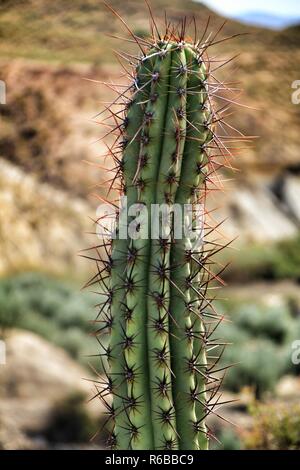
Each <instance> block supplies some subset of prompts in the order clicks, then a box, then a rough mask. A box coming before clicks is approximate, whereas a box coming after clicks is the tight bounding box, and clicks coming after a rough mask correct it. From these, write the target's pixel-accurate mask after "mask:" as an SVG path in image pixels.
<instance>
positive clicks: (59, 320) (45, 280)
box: [0, 273, 100, 368]
mask: <svg viewBox="0 0 300 470" xmlns="http://www.w3.org/2000/svg"><path fill="white" fill-rule="evenodd" d="M97 301H98V302H99V299H98V298H97V297H96V295H94V294H89V293H87V292H80V290H79V288H77V287H76V286H72V285H71V284H68V283H66V282H62V281H60V280H57V279H52V278H49V277H47V276H45V275H41V274H38V273H25V274H21V275H17V276H14V277H10V278H7V279H2V280H1V281H0V328H1V329H7V328H12V327H17V328H23V329H26V330H29V331H32V332H34V333H36V334H38V335H40V336H42V337H43V338H45V339H47V340H48V341H51V342H53V343H54V344H56V345H58V346H60V347H63V348H64V349H65V350H66V351H67V352H68V353H69V354H70V355H71V356H72V357H74V358H76V359H78V360H80V362H82V363H84V364H87V363H88V362H91V363H92V364H95V365H97V368H99V362H100V361H99V358H98V359H97V358H93V357H91V358H88V357H87V356H88V355H93V354H96V351H97V350H98V349H99V347H98V346H97V342H96V340H95V339H94V338H92V337H90V336H89V333H90V332H91V331H92V330H93V327H92V326H91V325H90V323H89V319H90V318H91V317H92V316H93V314H94V309H93V307H94V304H95V303H96V302H97Z"/></svg>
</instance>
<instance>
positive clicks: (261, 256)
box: [224, 235, 300, 282]
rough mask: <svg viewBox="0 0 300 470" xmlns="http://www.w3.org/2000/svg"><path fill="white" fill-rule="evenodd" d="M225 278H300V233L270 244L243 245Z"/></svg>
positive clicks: (240, 279) (249, 279) (246, 279)
mask: <svg viewBox="0 0 300 470" xmlns="http://www.w3.org/2000/svg"><path fill="white" fill-rule="evenodd" d="M224 276H225V278H227V279H232V280H237V281H238V282H241V281H251V280H258V279H270V280H274V279H295V280H297V281H299V280H300V235H298V236H297V237H295V238H292V239H287V240H282V241H279V242H277V243H274V244H272V245H270V246H265V245H259V244H256V245H254V244H253V245H249V246H241V247H240V252H239V256H236V257H235V259H234V261H233V262H232V264H231V266H230V267H229V268H228V270H227V271H226V272H225V273H224Z"/></svg>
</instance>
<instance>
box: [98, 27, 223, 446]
mask: <svg viewBox="0 0 300 470" xmlns="http://www.w3.org/2000/svg"><path fill="white" fill-rule="evenodd" d="M122 21H123V20H122ZM153 21H154V20H153ZM123 23H124V22H123ZM126 27H127V26H126ZM153 30H154V31H157V27H156V24H155V23H153ZM131 35H132V41H135V42H136V43H138V45H139V48H140V50H141V51H142V54H141V55H140V56H139V57H137V58H135V62H134V65H133V73H130V76H131V80H132V82H131V83H130V84H129V86H128V88H127V89H126V90H125V92H124V91H122V92H121V93H120V95H119V98H117V99H116V100H115V102H114V103H117V102H118V104H119V103H120V101H123V102H124V109H123V110H122V112H121V111H120V110H115V108H114V106H113V105H112V107H111V108H110V109H109V110H108V112H109V114H110V117H111V118H112V121H113V122H114V125H113V129H112V134H113V135H115V133H117V140H115V141H114V143H113V144H112V146H111V148H110V149H109V155H110V156H112V157H113V159H114V161H115V167H116V173H117V174H116V175H115V177H114V181H116V180H118V181H119V183H120V184H119V187H118V189H119V191H120V192H121V194H123V195H126V197H127V207H125V208H124V207H123V208H121V209H119V210H118V212H117V224H116V229H115V231H114V234H113V237H112V240H111V241H109V242H107V241H104V242H103V244H101V245H99V246H97V247H96V249H97V253H99V250H102V251H103V247H105V249H106V253H107V257H106V258H104V259H103V260H100V259H99V258H98V257H97V265H98V273H97V274H96V276H94V277H93V279H92V281H91V283H95V282H99V283H100V285H101V295H104V296H105V300H104V302H103V303H102V304H101V310H100V314H101V315H102V318H100V319H99V320H98V321H100V322H102V323H103V327H101V329H100V331H101V332H102V333H103V330H107V331H108V332H109V334H110V342H109V346H108V347H107V346H106V347H104V346H103V347H104V355H106V356H107V362H106V363H105V364H104V360H103V364H104V368H105V371H106V379H105V383H104V385H102V387H101V389H100V390H98V393H97V396H99V397H100V399H101V400H102V401H103V403H104V404H105V406H106V408H107V410H108V414H109V417H110V419H111V422H112V425H111V430H110V434H109V439H108V442H109V445H110V446H111V447H112V448H115V449H131V450H139V449H171V450H172V449H180V450H193V449H194V450H206V449H208V444H209V439H210V437H211V433H210V430H209V428H208V425H207V422H206V418H207V416H208V415H209V413H210V412H214V406H215V404H216V403H218V404H219V395H218V391H219V386H220V383H221V381H222V378H221V375H220V370H217V369H218V366H217V364H218V359H216V358H215V357H214V356H215V355H214V354H213V355H212V356H210V350H214V349H218V347H220V344H219V343H218V342H217V341H216V340H211V339H210V337H211V334H212V332H213V331H214V329H215V327H216V326H217V325H218V323H219V322H220V320H221V317H220V316H219V315H218V314H217V312H216V311H215V310H214V307H213V304H212V299H211V298H210V297H209V295H208V292H209V291H208V285H209V283H210V282H211V281H218V280H219V276H218V274H216V273H213V272H212V267H211V266H212V261H211V256H212V255H214V254H215V253H216V252H217V251H219V250H220V249H221V247H222V244H220V243H219V242H217V241H216V240H214V239H213V238H212V237H210V234H211V232H212V231H213V229H212V227H211V225H210V224H209V223H207V222H204V225H203V232H204V239H203V240H202V243H201V244H199V243H198V244H197V245H196V246H195V243H194V240H193V237H192V238H191V237H189V236H188V235H185V232H184V230H182V233H183V236H181V237H176V236H175V229H178V228H179V229H184V227H185V221H186V215H185V213H184V209H185V207H186V206H187V205H189V207H191V208H192V210H191V219H192V221H191V222H192V224H191V225H192V227H193V230H194V232H195V231H196V232H197V230H196V226H197V225H199V224H200V222H201V220H199V219H197V214H196V213H195V208H196V205H197V204H199V203H200V205H201V207H202V208H203V207H204V213H203V214H204V217H205V220H207V218H208V217H209V214H208V213H207V211H206V210H205V201H206V195H207V192H208V187H209V185H215V186H216V185H217V178H216V177H215V172H216V169H218V168H219V167H221V166H222V164H223V163H222V162H221V160H222V159H223V162H224V161H226V162H227V160H228V157H229V155H230V152H229V150H228V149H227V148H226V145H225V144H224V143H223V142H222V141H221V139H220V137H218V136H217V135H216V134H215V132H216V131H215V128H216V123H217V122H218V121H220V119H221V115H220V113H218V112H217V111H215V109H214V104H213V100H214V96H213V95H214V88H215V89H218V87H219V85H218V82H216V81H213V80H212V79H211V72H210V62H209V60H208V58H207V53H206V52H207V48H208V46H210V45H211V44H212V43H213V42H214V41H215V37H214V38H213V39H210V40H205V41H204V42H203V43H202V42H197V41H189V40H188V39H186V37H185V21H183V22H182V24H181V26H180V27H178V28H176V27H173V26H172V27H171V26H170V25H167V27H166V32H165V34H164V35H163V36H161V35H159V33H157V34H156V36H157V37H155V35H154V34H153V37H152V38H151V39H149V40H148V39H138V38H137V36H135V35H134V34H133V33H131ZM126 57H127V58H128V61H129V62H130V63H131V64H132V62H133V57H132V56H129V55H128V56H126ZM223 109H224V107H223ZM106 111H107V109H106ZM218 158H219V160H218ZM220 159H221V160H220ZM154 204H155V205H156V206H153V205H154ZM157 205H160V206H159V207H164V208H165V210H168V209H171V208H173V207H174V205H175V206H176V208H177V210H178V213H179V222H178V219H176V224H177V226H176V227H175V222H174V220H175V216H174V214H173V215H171V216H170V217H168V219H167V220H168V221H169V223H168V224H167V226H166V227H163V228H164V229H165V230H163V231H160V232H159V233H156V235H157V236H153V233H152V232H151V229H152V226H153V222H154V218H155V217H160V218H161V217H162V215H161V214H158V213H157V212H155V210H153V211H152V208H153V207H155V208H157V207H158V206H157ZM161 205H163V206H161ZM197 207H198V206H197ZM132 208H136V209H138V210H137V212H136V213H135V214H134V213H133V212H132V211H131V209H132ZM137 214H138V217H136V215H137ZM124 215H127V216H128V217H127V219H126V217H125V218H124V217H123V216H124ZM159 220H160V219H159ZM164 220H166V219H164ZM130 227H131V229H132V228H134V230H133V232H132V233H133V235H132V233H131V232H130V231H129V228H130ZM129 232H130V233H129ZM124 233H125V236H124ZM197 233H198V232H197ZM209 237H210V238H209ZM107 246H109V248H107ZM100 261H102V263H103V268H101V269H100V268H99V264H100ZM102 356H103V354H101V357H102ZM108 395H112V397H113V400H112V402H111V401H110V400H109V399H108Z"/></svg>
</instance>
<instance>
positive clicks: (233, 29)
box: [0, 0, 300, 274]
mask: <svg viewBox="0 0 300 470" xmlns="http://www.w3.org/2000/svg"><path fill="white" fill-rule="evenodd" d="M110 3H111V4H112V5H113V6H114V7H116V8H117V9H118V10H119V11H120V13H121V14H123V15H124V16H125V18H126V19H127V20H128V22H129V24H130V25H131V26H132V27H133V29H134V32H135V33H136V34H140V35H143V36H144V35H145V34H146V32H147V30H148V20H146V18H147V14H146V7H145V5H144V3H143V2H138V1H136V0H134V1H130V2H126V4H124V3H123V2H120V1H119V0H114V1H111V2H110ZM151 4H152V6H153V9H154V12H155V14H156V15H157V17H158V21H159V22H160V23H161V22H162V21H163V16H164V13H163V11H164V9H165V8H166V9H167V10H168V14H169V17H170V18H171V19H172V20H175V21H176V19H178V18H179V17H180V16H181V15H182V14H186V15H187V16H188V17H191V15H195V17H196V22H197V27H198V29H199V32H200V33H201V30H202V29H203V27H204V24H205V23H206V21H207V18H208V14H209V12H208V10H207V9H206V8H205V7H204V6H202V5H200V4H199V3H194V2H192V1H190V0H185V1H184V2H182V1H179V0H176V1H172V2H170V1H169V0H153V1H152V2H151ZM0 14H1V26H0V36H1V41H0V62H1V70H0V79H1V80H4V81H5V82H6V87H7V104H6V105H1V109H0V112H1V126H0V159H1V160H0V162H1V174H0V185H1V210H0V236H1V240H2V241H1V245H0V251H1V252H2V253H3V255H2V256H1V266H0V272H1V273H2V274H3V273H5V272H6V271H9V270H15V269H22V267H25V268H26V266H27V265H28V266H29V267H30V268H32V267H38V268H39V269H50V270H53V269H56V270H59V271H68V270H69V271H70V270H72V269H73V267H74V266H77V261H75V257H76V256H75V255H76V252H77V250H78V249H80V248H83V247H85V246H87V245H89V244H90V240H91V238H89V239H88V237H87V236H86V235H85V233H84V232H85V231H86V230H90V231H91V230H93V228H92V224H91V222H90V219H89V217H92V218H93V215H94V208H95V205H96V202H97V200H96V199H95V198H93V197H90V196H88V193H90V192H95V191H97V192H100V193H102V194H104V193H105V187H104V180H105V179H106V178H107V176H106V175H105V174H104V172H103V170H102V169H100V168H98V169H97V168H95V167H92V166H90V165H87V164H84V163H83V162H82V161H83V160H89V161H93V162H98V163H100V164H102V163H103V162H101V159H100V155H101V153H103V143H102V142H101V140H100V141H99V138H100V137H101V135H102V134H103V133H104V132H105V130H104V128H103V126H101V125H100V124H98V125H97V124H96V123H95V122H92V117H93V116H95V115H96V114H97V112H98V111H99V110H100V109H101V106H103V104H101V101H107V100H108V99H110V97H111V93H110V92H109V91H108V90H107V89H106V88H105V87H104V86H103V85H101V84H100V83H99V82H98V83H97V82H91V81H87V80H85V78H88V79H92V80H96V81H102V80H107V79H112V80H117V81H120V75H121V73H122V72H121V69H120V67H119V65H118V62H117V61H116V59H115V58H114V57H113V54H112V52H108V51H110V50H111V49H110V48H117V49H118V48H120V47H121V48H122V46H123V47H124V44H122V43H121V42H120V41H117V40H113V39H112V38H111V37H109V36H107V33H108V34H110V35H111V34H112V35H115V34H118V35H121V36H126V31H124V30H123V29H122V26H121V25H120V23H119V22H118V21H117V19H116V18H114V17H113V16H112V15H111V13H109V12H107V11H106V9H105V8H104V7H103V6H102V5H100V4H99V2H97V1H96V0H88V1H84V2H83V1H82V0H75V1H72V2H71V1H70V0H62V1H60V2H52V3H51V4H49V2H45V1H37V0H29V1H27V2H23V1H21V0H19V1H10V0H5V1H4V2H1V6H0ZM220 24H222V19H221V18H220V17H217V16H215V15H212V19H211V28H212V29H213V30H215V31H216V30H217V29H218V27H219V26H220ZM191 32H192V28H191ZM245 32H249V33H250V34H248V35H245V36H240V37H237V38H235V39H234V40H232V41H228V42H225V43H223V44H221V45H217V46H216V47H215V50H212V52H211V53H212V55H213V56H215V55H217V56H219V55H221V56H222V57H224V58H229V57H230V56H233V55H235V54H237V53H239V54H240V57H239V58H237V59H236V60H235V61H233V63H230V64H228V66H227V68H226V70H225V69H224V72H221V71H220V73H221V78H222V79H224V80H230V81H232V80H234V81H236V80H237V81H239V82H240V83H241V88H243V89H244V92H243V95H242V97H241V98H239V101H241V102H242V103H243V104H245V105H246V106H247V107H240V108H238V109H237V110H236V113H235V115H234V116H233V117H230V124H231V125H234V126H237V127H238V128H239V129H241V130H242V131H243V132H244V133H245V134H247V135H257V136H260V137H259V139H256V140H254V141H253V143H252V146H251V148H248V149H247V150H246V151H245V152H244V153H243V155H242V156H241V157H240V158H239V159H238V160H237V161H236V165H235V166H236V167H237V168H238V170H239V171H238V172H237V173H236V174H235V177H234V181H231V182H228V183H226V185H225V190H224V197H222V206H221V207H220V210H219V213H218V215H217V217H223V216H224V215H225V216H229V222H228V223H227V229H226V230H227V232H228V233H229V235H231V234H236V233H238V234H239V235H240V240H241V241H242V242H243V241H245V242H247V243H248V242H265V241H266V240H278V239H281V238H287V237H294V236H295V235H296V234H297V232H298V230H299V223H300V203H299V197H298V195H299V194H300V154H299V143H300V142H299V139H300V138H299V123H300V105H295V104H292V101H291V92H292V91H293V90H292V88H291V84H292V82H293V81H294V80H296V79H298V78H299V76H300V70H299V64H300V48H299V34H300V32H299V28H297V27H294V28H290V29H288V30H285V31H279V32H272V31H266V30H263V29H259V28H250V27H246V26H244V25H241V24H239V23H237V22H233V21H228V22H227V24H226V25H225V26H224V28H223V32H222V33H221V34H220V37H222V35H223V36H228V35H229V36H230V35H232V34H234V35H235V34H239V33H242V34H243V33H245ZM127 47H129V49H130V50H134V46H132V45H130V44H129V45H128V46H127V45H126V48H127ZM239 86H240V85H238V87H239ZM248 106H249V107H250V108H255V109H249V108H248ZM225 177H226V178H228V175H225ZM230 178H231V176H230ZM95 185H96V186H95ZM211 204H212V206H214V205H217V206H219V205H220V204H219V202H218V201H217V200H212V202H211ZM12 230H13V237H12Z"/></svg>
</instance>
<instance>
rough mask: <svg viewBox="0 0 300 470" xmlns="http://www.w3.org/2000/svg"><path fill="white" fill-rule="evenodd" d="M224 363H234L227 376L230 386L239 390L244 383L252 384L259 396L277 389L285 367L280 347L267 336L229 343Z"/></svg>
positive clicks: (227, 385)
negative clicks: (267, 338) (264, 338)
mask: <svg viewBox="0 0 300 470" xmlns="http://www.w3.org/2000/svg"><path fill="white" fill-rule="evenodd" d="M222 363H223V364H226V365H227V364H234V366H233V367H232V368H230V369H229V370H228V372H227V374H226V377H225V382H224V383H225V386H226V387H227V388H228V389H230V390H232V391H234V392H238V391H239V390H240V389H241V388H242V387H243V386H246V385H247V386H251V387H253V389H254V391H255V394H256V397H258V398H259V397H261V395H262V394H263V393H264V392H265V391H267V390H272V389H273V387H274V385H275V384H276V382H277V381H278V379H279V377H280V376H281V375H282V372H283V369H284V364H283V361H282V356H281V354H280V352H279V351H278V348H277V347H276V346H275V345H274V344H272V342H271V341H268V340H263V339H259V340H253V339H249V340H248V341H247V342H243V343H239V344H235V345H232V346H228V347H227V348H226V350H225V353H224V355H223V358H222Z"/></svg>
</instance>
